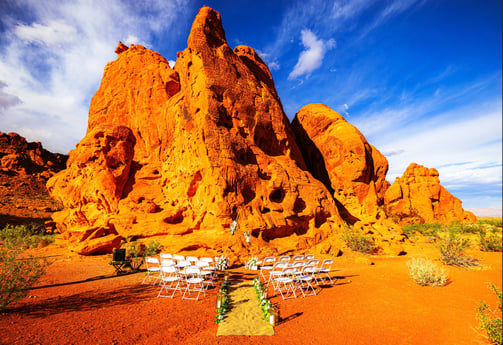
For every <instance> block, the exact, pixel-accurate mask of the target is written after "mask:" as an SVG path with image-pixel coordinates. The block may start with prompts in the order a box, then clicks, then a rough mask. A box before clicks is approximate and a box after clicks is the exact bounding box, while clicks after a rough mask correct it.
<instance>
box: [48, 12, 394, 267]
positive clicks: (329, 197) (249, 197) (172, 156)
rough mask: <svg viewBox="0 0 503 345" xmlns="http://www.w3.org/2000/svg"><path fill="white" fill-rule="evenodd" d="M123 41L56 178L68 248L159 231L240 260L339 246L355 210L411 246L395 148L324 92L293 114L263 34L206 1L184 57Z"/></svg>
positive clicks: (357, 219) (379, 231) (52, 188)
mask: <svg viewBox="0 0 503 345" xmlns="http://www.w3.org/2000/svg"><path fill="white" fill-rule="evenodd" d="M116 53H117V54H118V56H117V59H116V60H115V61H112V62H110V63H109V64H107V66H106V68H105V71H104V75H103V79H102V83H101V85H100V88H99V90H98V91H97V92H96V94H95V95H94V97H93V99H92V101H91V107H90V109H89V122H88V129H87V133H86V136H85V137H84V138H83V139H82V140H81V142H80V143H79V144H77V147H76V149H75V150H73V151H71V152H70V157H69V161H68V167H67V169H66V170H64V171H62V172H60V173H59V174H57V175H56V176H54V177H53V178H51V179H50V180H49V181H48V183H47V186H48V189H49V192H50V193H51V195H52V196H53V197H54V198H56V199H57V200H60V201H61V202H62V203H63V204H64V209H63V210H62V211H60V212H57V213H55V214H54V215H53V219H54V221H55V222H56V223H57V226H58V229H59V231H60V232H61V233H62V234H63V236H64V238H65V239H67V240H68V241H69V242H70V249H72V250H74V251H77V252H79V253H81V254H91V253H105V252H110V251H111V250H112V248H114V247H117V246H118V245H120V241H121V240H122V239H127V238H129V239H131V238H132V239H141V238H152V239H155V240H157V241H160V242H161V244H163V245H164V248H165V250H167V251H172V252H178V251H183V250H200V251H201V252H205V253H206V254H208V255H219V254H225V255H228V256H230V257H231V260H232V261H234V262H239V261H243V260H246V259H247V258H248V257H249V256H250V255H260V256H263V255H266V254H268V253H271V254H274V253H284V252H287V251H295V250H305V249H310V250H315V251H319V252H323V253H331V254H338V253H340V251H341V248H343V247H344V244H343V243H341V242H340V240H339V236H338V235H339V234H340V233H341V231H342V230H343V229H344V228H345V227H346V226H348V224H349V225H352V226H355V227H357V228H359V229H361V230H363V231H364V232H365V233H368V234H370V235H372V236H373V237H374V238H375V239H376V240H377V242H378V244H379V245H380V246H381V247H382V248H383V249H385V248H387V250H384V252H390V253H394V254H398V253H399V252H400V251H401V250H400V248H397V249H396V248H395V249H393V247H394V245H395V244H396V243H399V242H400V241H402V240H403V235H402V233H401V230H400V228H399V227H398V226H397V225H396V224H395V223H394V222H393V221H391V220H390V219H389V217H387V216H386V208H385V195H386V194H385V193H386V190H387V189H388V187H389V183H388V182H387V181H386V180H385V175H386V172H387V169H388V163H387V160H386V158H385V157H384V156H383V155H382V154H381V153H380V152H379V151H378V150H377V149H376V148H374V147H373V146H372V145H370V144H369V143H368V142H367V141H366V139H365V138H364V137H363V135H362V134H361V133H360V132H359V131H358V130H357V129H356V128H355V127H353V126H352V125H350V124H349V123H347V122H346V121H345V120H344V119H343V118H342V116H340V115H339V114H337V113H335V112H333V111H332V110H331V109H330V108H328V107H326V106H323V105H309V106H306V107H304V108H303V109H301V110H300V111H299V113H298V114H297V116H296V119H295V120H294V121H293V123H292V126H291V125H290V123H289V121H288V118H287V117H286V115H285V113H284V111H283V107H282V105H281V102H280V100H279V97H278V94H277V92H276V89H275V87H274V81H273V79H272V76H271V73H270V71H269V69H268V67H267V66H266V64H265V63H264V62H263V61H262V60H261V59H260V57H259V56H258V55H257V54H256V52H255V51H254V50H253V49H252V48H250V47H247V46H238V47H236V48H235V49H234V50H232V49H231V48H230V47H229V45H228V44H227V42H226V39H225V32H224V30H223V27H222V23H221V18H220V14H219V13H218V12H216V11H214V10H212V9H211V8H209V7H203V8H201V9H200V10H199V12H198V14H197V16H196V18H195V20H194V23H193V25H192V28H191V31H190V34H189V37H188V41H187V48H186V49H185V50H184V51H182V52H179V53H178V55H177V61H176V64H175V66H174V69H172V68H171V67H170V66H169V64H168V62H167V61H166V59H164V58H163V57H162V56H160V55H159V54H158V53H156V52H154V51H151V50H149V49H146V48H144V47H142V46H140V45H131V46H130V47H127V46H125V45H124V44H122V43H119V45H118V46H117V48H116ZM320 162H322V163H323V164H319V163H320ZM236 218H238V223H239V230H238V232H237V234H236V235H234V236H233V235H231V234H230V233H229V231H228V229H229V224H230V223H231V222H232V221H233V220H234V219H236ZM245 231H247V232H249V233H250V235H251V244H250V245H248V244H247V243H246V242H245V240H244V236H243V232H245ZM398 247H399V246H398Z"/></svg>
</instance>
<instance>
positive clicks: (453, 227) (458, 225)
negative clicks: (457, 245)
mask: <svg viewBox="0 0 503 345" xmlns="http://www.w3.org/2000/svg"><path fill="white" fill-rule="evenodd" d="M483 230H484V227H483V226H482V225H480V224H476V223H464V222H460V221H458V220H457V221H454V222H452V223H451V224H449V225H447V226H445V231H447V232H449V233H454V234H477V233H479V232H480V231H483Z"/></svg>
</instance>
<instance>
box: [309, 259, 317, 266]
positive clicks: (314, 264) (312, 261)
mask: <svg viewBox="0 0 503 345" xmlns="http://www.w3.org/2000/svg"><path fill="white" fill-rule="evenodd" d="M319 264H320V260H318V259H312V260H309V261H308V262H306V265H312V266H315V267H318V265H319Z"/></svg>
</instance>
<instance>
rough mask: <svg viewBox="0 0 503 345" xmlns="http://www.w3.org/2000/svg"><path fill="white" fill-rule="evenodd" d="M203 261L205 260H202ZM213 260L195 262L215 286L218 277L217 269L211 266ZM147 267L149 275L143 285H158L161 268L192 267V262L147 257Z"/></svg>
mask: <svg viewBox="0 0 503 345" xmlns="http://www.w3.org/2000/svg"><path fill="white" fill-rule="evenodd" d="M202 259H203V258H202ZM208 259H209V260H211V258H207V259H206V260H203V261H195V266H196V267H198V268H200V269H201V270H203V271H204V273H203V274H204V275H208V276H209V277H210V281H211V284H212V285H213V279H214V278H215V275H216V269H215V267H214V266H211V265H210V261H209V260H208ZM145 265H146V266H147V273H146V275H145V278H144V279H143V281H142V284H154V285H155V284H157V282H158V281H159V280H160V278H161V276H162V274H161V268H162V267H164V266H176V267H177V268H184V267H188V266H191V265H192V262H191V261H187V260H179V261H177V262H175V260H174V259H161V261H159V259H158V258H156V257H151V256H147V257H146V258H145Z"/></svg>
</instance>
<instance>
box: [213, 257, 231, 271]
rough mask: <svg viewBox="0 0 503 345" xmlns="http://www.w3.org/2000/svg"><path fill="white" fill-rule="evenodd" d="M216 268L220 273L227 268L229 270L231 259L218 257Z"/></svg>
mask: <svg viewBox="0 0 503 345" xmlns="http://www.w3.org/2000/svg"><path fill="white" fill-rule="evenodd" d="M215 261H216V263H215V267H216V268H217V270H219V271H223V270H226V269H227V268H229V258H228V257H225V256H223V255H222V256H220V257H216V258H215Z"/></svg>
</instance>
